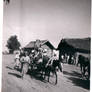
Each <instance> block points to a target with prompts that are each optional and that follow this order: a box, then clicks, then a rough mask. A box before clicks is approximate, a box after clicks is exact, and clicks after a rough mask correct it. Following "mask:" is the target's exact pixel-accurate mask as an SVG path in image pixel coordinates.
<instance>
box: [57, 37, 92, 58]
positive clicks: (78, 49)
mask: <svg viewBox="0 0 92 92" xmlns="http://www.w3.org/2000/svg"><path fill="white" fill-rule="evenodd" d="M90 45H91V38H81V39H62V40H61V41H60V43H59V45H58V48H57V49H58V50H59V57H61V55H65V54H67V55H75V54H76V53H78V55H79V53H81V54H83V55H85V56H87V55H90Z"/></svg>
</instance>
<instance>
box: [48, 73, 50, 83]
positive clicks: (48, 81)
mask: <svg viewBox="0 0 92 92" xmlns="http://www.w3.org/2000/svg"><path fill="white" fill-rule="evenodd" d="M49 80H50V71H48V82H49Z"/></svg>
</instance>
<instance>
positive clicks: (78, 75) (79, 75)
mask: <svg viewBox="0 0 92 92" xmlns="http://www.w3.org/2000/svg"><path fill="white" fill-rule="evenodd" d="M63 74H64V75H69V76H73V77H79V78H81V77H82V75H81V74H80V73H78V72H76V71H72V72H71V73H70V72H67V71H63Z"/></svg>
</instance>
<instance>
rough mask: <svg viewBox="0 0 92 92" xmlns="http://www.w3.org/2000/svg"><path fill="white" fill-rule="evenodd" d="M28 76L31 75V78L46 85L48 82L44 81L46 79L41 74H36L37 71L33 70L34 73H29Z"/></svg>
mask: <svg viewBox="0 0 92 92" xmlns="http://www.w3.org/2000/svg"><path fill="white" fill-rule="evenodd" d="M27 74H29V75H30V77H31V78H34V79H36V80H40V81H42V82H44V83H46V81H45V80H44V78H43V76H42V74H41V73H40V72H36V71H35V70H33V71H28V73H27Z"/></svg>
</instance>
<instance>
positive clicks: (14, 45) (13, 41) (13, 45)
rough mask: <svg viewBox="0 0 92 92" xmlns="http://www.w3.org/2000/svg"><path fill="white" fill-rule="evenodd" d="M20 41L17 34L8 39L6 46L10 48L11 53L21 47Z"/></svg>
mask: <svg viewBox="0 0 92 92" xmlns="http://www.w3.org/2000/svg"><path fill="white" fill-rule="evenodd" d="M20 46H21V45H20V42H19V41H18V39H17V36H16V35H14V36H11V37H10V38H9V39H8V40H7V45H6V47H7V48H8V49H9V53H13V51H14V50H18V49H19V47H20Z"/></svg>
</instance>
